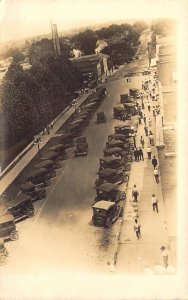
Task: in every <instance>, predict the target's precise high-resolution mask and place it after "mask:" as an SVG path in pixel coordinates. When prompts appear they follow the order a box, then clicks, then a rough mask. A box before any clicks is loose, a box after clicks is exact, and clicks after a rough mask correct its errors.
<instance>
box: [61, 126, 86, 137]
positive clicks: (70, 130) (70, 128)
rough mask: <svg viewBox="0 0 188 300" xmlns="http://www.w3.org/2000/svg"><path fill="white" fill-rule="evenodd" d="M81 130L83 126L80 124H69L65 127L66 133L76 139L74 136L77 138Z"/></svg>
mask: <svg viewBox="0 0 188 300" xmlns="http://www.w3.org/2000/svg"><path fill="white" fill-rule="evenodd" d="M82 130H83V126H82V124H73V125H71V124H69V125H68V126H67V127H66V130H65V131H66V133H68V134H71V135H72V137H73V138H74V137H76V136H79V135H81V134H82Z"/></svg>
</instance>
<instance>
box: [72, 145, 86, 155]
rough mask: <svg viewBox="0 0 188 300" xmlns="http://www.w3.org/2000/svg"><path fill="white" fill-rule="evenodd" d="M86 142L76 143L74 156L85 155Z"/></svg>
mask: <svg viewBox="0 0 188 300" xmlns="http://www.w3.org/2000/svg"><path fill="white" fill-rule="evenodd" d="M87 152H88V144H87V143H78V144H76V149H75V156H80V155H87Z"/></svg>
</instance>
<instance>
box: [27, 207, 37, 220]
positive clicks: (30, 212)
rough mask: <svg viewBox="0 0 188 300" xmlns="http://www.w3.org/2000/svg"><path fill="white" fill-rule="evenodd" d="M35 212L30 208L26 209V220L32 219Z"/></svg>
mask: <svg viewBox="0 0 188 300" xmlns="http://www.w3.org/2000/svg"><path fill="white" fill-rule="evenodd" d="M34 214H35V212H34V209H33V208H32V207H28V208H27V210H26V215H27V217H28V218H32V217H33V216H34Z"/></svg>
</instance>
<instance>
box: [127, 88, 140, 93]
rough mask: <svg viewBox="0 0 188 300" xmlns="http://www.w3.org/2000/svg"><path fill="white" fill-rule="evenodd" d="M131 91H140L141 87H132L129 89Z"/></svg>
mask: <svg viewBox="0 0 188 300" xmlns="http://www.w3.org/2000/svg"><path fill="white" fill-rule="evenodd" d="M129 91H132V92H138V91H139V89H137V88H131V89H129Z"/></svg>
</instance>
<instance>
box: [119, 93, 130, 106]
mask: <svg viewBox="0 0 188 300" xmlns="http://www.w3.org/2000/svg"><path fill="white" fill-rule="evenodd" d="M120 102H121V103H122V104H123V103H132V102H133V99H132V98H131V96H130V95H129V94H122V95H120Z"/></svg>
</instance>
